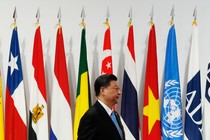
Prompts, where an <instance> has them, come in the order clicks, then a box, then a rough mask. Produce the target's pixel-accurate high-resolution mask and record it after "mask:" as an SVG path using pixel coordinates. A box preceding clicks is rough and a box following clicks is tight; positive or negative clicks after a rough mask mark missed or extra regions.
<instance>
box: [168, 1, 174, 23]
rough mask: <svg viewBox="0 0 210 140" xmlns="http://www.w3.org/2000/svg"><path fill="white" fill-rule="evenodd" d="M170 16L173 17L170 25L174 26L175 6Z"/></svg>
mask: <svg viewBox="0 0 210 140" xmlns="http://www.w3.org/2000/svg"><path fill="white" fill-rule="evenodd" d="M170 16H171V21H170V22H169V24H170V25H171V26H172V25H173V24H174V16H175V14H174V5H173V7H172V9H171V14H170Z"/></svg>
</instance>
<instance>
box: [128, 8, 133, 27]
mask: <svg viewBox="0 0 210 140" xmlns="http://www.w3.org/2000/svg"><path fill="white" fill-rule="evenodd" d="M128 17H129V18H130V19H129V21H128V27H130V26H131V25H132V18H133V13H132V7H130V10H129V14H128Z"/></svg>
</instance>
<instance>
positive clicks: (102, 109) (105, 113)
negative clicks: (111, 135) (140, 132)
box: [94, 101, 124, 137]
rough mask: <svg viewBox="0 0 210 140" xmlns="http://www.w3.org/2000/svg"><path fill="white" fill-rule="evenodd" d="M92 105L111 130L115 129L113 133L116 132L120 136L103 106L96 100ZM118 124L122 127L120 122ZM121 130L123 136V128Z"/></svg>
mask: <svg viewBox="0 0 210 140" xmlns="http://www.w3.org/2000/svg"><path fill="white" fill-rule="evenodd" d="M94 106H95V107H96V108H97V109H98V110H99V112H100V114H101V115H102V117H103V118H104V120H105V121H106V122H107V124H108V125H109V126H110V128H112V130H113V131H115V134H118V136H119V137H120V134H119V132H118V130H117V128H116V126H115V124H114V123H113V121H112V119H111V117H110V116H109V115H108V113H107V112H106V110H105V109H104V108H103V106H102V105H101V104H100V103H99V102H98V101H96V103H95V104H94ZM118 116H119V115H118ZM117 118H118V117H117ZM117 121H118V120H117ZM119 125H120V128H121V129H122V128H123V127H122V123H121V122H120V123H119ZM122 131H123V137H124V130H123V129H122Z"/></svg>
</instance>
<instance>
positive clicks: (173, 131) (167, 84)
mask: <svg viewBox="0 0 210 140" xmlns="http://www.w3.org/2000/svg"><path fill="white" fill-rule="evenodd" d="M162 98H163V99H162V111H161V125H162V136H163V140H183V130H182V103H181V94H180V82H179V66H178V58H177V47H176V32H175V27H174V25H172V26H171V28H170V30H169V34H168V40H167V48H166V58H165V75H164V93H163V97H162Z"/></svg>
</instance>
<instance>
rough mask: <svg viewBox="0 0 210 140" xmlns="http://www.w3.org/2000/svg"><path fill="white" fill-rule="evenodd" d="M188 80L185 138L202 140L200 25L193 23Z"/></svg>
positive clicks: (187, 139)
mask: <svg viewBox="0 0 210 140" xmlns="http://www.w3.org/2000/svg"><path fill="white" fill-rule="evenodd" d="M187 81H188V83H187V93H186V107H185V129H184V133H185V135H184V136H185V137H184V138H185V139H186V140H202V108H201V83H200V68H199V49H198V27H197V25H195V24H194V25H193V34H192V42H191V49H190V58H189V68H188V80H187Z"/></svg>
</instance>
